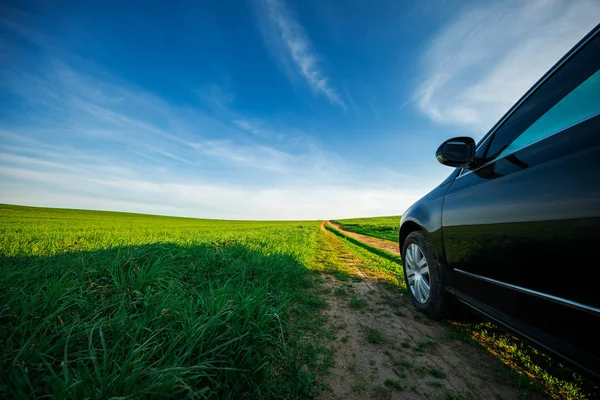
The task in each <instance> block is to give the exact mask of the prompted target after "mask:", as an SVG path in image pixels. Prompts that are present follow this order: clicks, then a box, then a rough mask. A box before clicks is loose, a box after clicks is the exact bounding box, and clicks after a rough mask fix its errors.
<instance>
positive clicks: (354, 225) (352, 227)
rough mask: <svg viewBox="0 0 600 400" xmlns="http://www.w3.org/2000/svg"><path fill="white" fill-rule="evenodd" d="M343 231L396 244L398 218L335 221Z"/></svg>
mask: <svg viewBox="0 0 600 400" xmlns="http://www.w3.org/2000/svg"><path fill="white" fill-rule="evenodd" d="M333 222H336V223H338V224H340V225H341V226H342V228H343V229H345V230H348V231H352V232H356V233H360V234H363V235H368V236H373V237H376V238H380V239H385V240H389V241H392V242H396V243H398V229H399V227H400V216H391V217H374V218H350V219H337V220H335V221H333Z"/></svg>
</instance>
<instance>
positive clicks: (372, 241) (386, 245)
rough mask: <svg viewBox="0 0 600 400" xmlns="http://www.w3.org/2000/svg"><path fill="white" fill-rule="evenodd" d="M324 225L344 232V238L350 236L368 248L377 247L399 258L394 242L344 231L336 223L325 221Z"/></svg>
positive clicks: (398, 251)
mask: <svg viewBox="0 0 600 400" xmlns="http://www.w3.org/2000/svg"><path fill="white" fill-rule="evenodd" d="M326 223H327V224H329V225H331V226H333V227H334V228H335V229H337V230H338V231H341V232H344V234H345V235H346V236H350V237H351V238H354V239H356V240H359V241H361V242H363V243H366V244H368V245H370V246H373V247H377V248H379V249H382V250H385V251H388V252H390V253H392V254H395V255H397V256H398V257H400V248H399V247H398V243H394V242H390V241H389V240H384V239H378V238H374V237H372V236H367V235H361V234H360V233H356V232H350V231H347V230H344V229H342V227H341V226H340V224H338V223H337V222H332V221H327V222H326Z"/></svg>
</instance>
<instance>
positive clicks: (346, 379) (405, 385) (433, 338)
mask: <svg viewBox="0 0 600 400" xmlns="http://www.w3.org/2000/svg"><path fill="white" fill-rule="evenodd" d="M321 228H322V231H323V234H324V235H325V236H326V240H327V243H328V245H329V246H330V250H329V251H330V252H331V254H333V255H334V256H335V257H337V259H338V261H339V262H343V263H344V264H345V265H347V266H348V267H349V268H350V269H349V271H350V275H351V277H352V279H347V278H344V279H340V278H339V277H337V278H336V276H335V275H333V274H323V278H324V279H325V285H326V287H328V288H330V289H331V290H330V291H329V294H328V295H327V298H326V300H327V302H328V305H329V306H328V308H327V310H326V313H327V314H328V317H329V321H330V323H331V324H332V325H333V326H334V327H335V330H336V339H335V344H334V351H335V365H334V367H333V368H332V369H331V375H329V376H328V377H327V387H326V389H325V390H324V391H323V392H322V394H321V398H323V399H372V398H378V399H422V398H427V399H517V398H519V392H518V390H517V389H515V388H514V387H511V386H509V385H508V384H506V383H503V382H501V381H500V379H501V377H500V376H499V375H498V372H497V369H495V368H494V367H495V366H496V367H497V365H498V361H497V360H495V359H494V358H493V357H492V356H491V355H490V354H489V353H487V352H485V351H484V350H483V349H481V348H478V347H477V346H473V345H471V344H468V343H466V342H464V341H462V340H460V339H456V338H452V336H451V334H450V329H449V327H448V326H447V325H446V324H445V323H439V322H435V321H430V320H428V319H427V318H425V317H424V316H422V314H420V313H418V312H416V311H415V310H414V309H413V307H412V306H411V304H410V301H409V299H408V296H407V295H403V294H402V293H400V292H399V291H398V290H397V289H394V288H392V287H390V285H386V284H384V283H382V282H380V281H379V280H377V279H376V278H374V277H373V276H371V275H370V274H369V270H368V266H367V265H365V264H364V263H363V262H362V261H361V260H360V259H359V258H357V257H356V255H355V254H354V253H353V252H352V251H350V250H349V248H348V245H347V244H344V243H343V239H340V238H338V237H337V236H335V235H334V234H332V233H331V232H329V231H327V230H325V228H324V225H323V226H322V227H321ZM346 233H347V234H348V235H352V236H353V237H354V238H356V239H358V238H359V237H360V236H363V235H358V234H352V233H351V232H346ZM359 240H362V239H359ZM369 244H370V245H375V244H374V242H373V241H370V243H369ZM386 250H387V248H386ZM396 252H397V250H396Z"/></svg>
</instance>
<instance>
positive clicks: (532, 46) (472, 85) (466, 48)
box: [415, 0, 600, 137]
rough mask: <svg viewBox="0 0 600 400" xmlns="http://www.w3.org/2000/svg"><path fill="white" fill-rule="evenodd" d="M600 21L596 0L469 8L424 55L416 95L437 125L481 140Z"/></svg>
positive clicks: (514, 0) (512, 0)
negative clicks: (462, 130)
mask: <svg viewBox="0 0 600 400" xmlns="http://www.w3.org/2000/svg"><path fill="white" fill-rule="evenodd" d="M598 21H600V2H598V1H594V0H578V1H570V0H530V1H522V0H509V1H503V2H486V3H485V4H484V5H478V6H475V7H471V8H467V9H465V10H463V12H461V13H460V14H459V15H458V17H457V18H455V19H454V20H453V21H451V22H450V23H449V24H448V25H447V26H445V27H444V28H443V29H442V30H441V31H440V32H439V33H438V34H437V35H436V36H435V38H434V39H433V40H432V41H431V43H430V44H429V46H428V48H427V50H426V51H425V52H424V54H423V57H422V60H421V62H422V63H423V70H424V75H423V76H422V77H421V81H422V83H421V85H420V86H419V87H418V89H417V92H416V93H415V99H416V102H417V105H418V107H419V109H420V110H421V111H422V112H423V113H424V114H425V115H426V116H428V117H429V118H431V119H432V120H434V121H436V122H438V123H441V124H449V125H457V126H464V127H465V128H467V129H469V130H471V131H473V132H474V134H475V135H476V136H478V137H481V136H483V135H484V134H485V133H486V132H487V130H489V129H490V128H491V127H492V126H493V124H494V123H495V122H496V121H497V120H498V119H499V118H500V117H502V115H503V114H504V113H505V112H506V111H508V109H509V108H510V107H511V106H512V105H513V104H514V103H515V102H516V101H517V100H518V99H519V98H520V97H521V96H522V95H523V94H524V93H525V92H526V91H527V90H528V89H529V88H530V87H531V86H532V85H533V84H534V83H535V82H536V81H537V80H538V79H539V78H540V77H541V76H542V75H543V74H544V73H545V72H546V71H547V70H548V69H550V67H552V65H554V63H556V62H557V61H558V60H559V59H560V58H561V57H562V56H563V55H564V54H565V53H566V52H567V51H568V50H569V49H570V48H571V47H573V46H574V45H575V44H576V43H577V42H578V41H579V40H580V39H581V38H582V37H583V36H584V35H585V34H586V33H587V32H589V31H590V30H591V29H592V28H593V27H594V26H595V25H596V24H597V23H598Z"/></svg>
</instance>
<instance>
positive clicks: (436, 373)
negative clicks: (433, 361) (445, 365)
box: [427, 367, 446, 379]
mask: <svg viewBox="0 0 600 400" xmlns="http://www.w3.org/2000/svg"><path fill="white" fill-rule="evenodd" d="M427 373H428V374H429V375H431V376H433V377H436V378H440V379H443V378H445V377H446V374H445V373H443V372H442V371H440V370H439V369H436V368H433V367H431V368H428V369H427Z"/></svg>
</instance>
